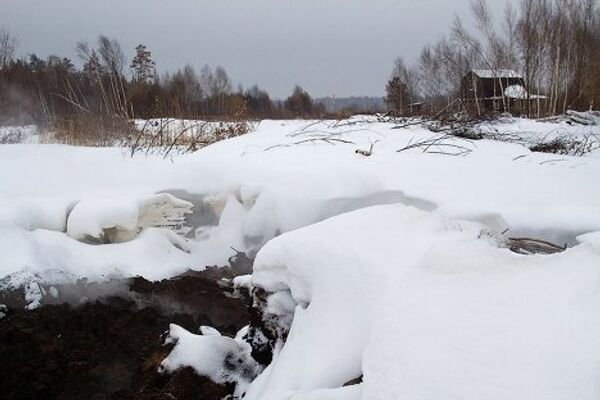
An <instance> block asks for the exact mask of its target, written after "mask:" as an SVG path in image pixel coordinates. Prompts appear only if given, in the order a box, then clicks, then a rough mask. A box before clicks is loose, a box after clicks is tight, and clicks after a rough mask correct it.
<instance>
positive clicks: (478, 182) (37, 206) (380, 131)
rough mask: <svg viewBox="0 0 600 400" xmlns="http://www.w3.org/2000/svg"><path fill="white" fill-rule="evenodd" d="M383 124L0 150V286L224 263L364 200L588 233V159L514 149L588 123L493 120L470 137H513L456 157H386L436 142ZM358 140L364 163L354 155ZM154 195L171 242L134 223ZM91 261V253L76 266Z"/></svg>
mask: <svg viewBox="0 0 600 400" xmlns="http://www.w3.org/2000/svg"><path fill="white" fill-rule="evenodd" d="M190 123H191V122H185V124H188V125H189V124H190ZM185 124H184V125H185ZM186 126H187V125H186ZM392 127H393V124H391V123H387V122H379V121H377V120H376V119H374V118H372V117H360V116H359V117H354V118H352V119H349V120H343V121H302V120H298V121H262V122H260V123H257V125H256V127H255V129H254V131H253V132H251V133H249V134H247V135H243V136H240V137H236V138H232V139H229V140H226V141H223V142H219V143H216V144H214V145H211V146H208V147H206V148H203V149H201V150H199V151H197V152H195V153H192V154H188V155H178V156H174V157H173V158H170V159H163V158H162V157H159V156H155V155H149V156H145V155H137V156H136V157H133V158H131V157H130V156H129V153H128V152H127V151H126V150H125V149H119V148H85V147H72V146H64V145H52V144H44V145H42V144H28V145H23V144H21V145H2V146H0V247H2V248H3V251H4V253H3V254H4V258H5V262H4V263H2V265H1V266H0V278H1V277H6V276H21V277H22V276H23V274H24V272H23V271H28V273H29V274H30V275H31V276H33V275H36V274H37V276H46V275H48V274H47V271H57V270H63V271H64V272H65V274H63V277H65V276H69V277H72V278H73V279H75V278H82V277H87V278H90V279H92V278H93V279H101V278H102V277H103V276H109V275H111V274H113V273H114V272H115V269H118V271H119V274H121V275H123V276H133V275H135V274H145V275H144V276H146V277H147V278H154V277H160V278H164V277H168V276H170V274H175V273H179V272H181V271H183V270H185V269H186V268H192V269H202V268H204V267H205V266H206V265H226V264H227V263H228V259H229V257H231V256H232V255H234V254H235V253H236V251H245V252H247V253H248V254H250V255H251V256H252V255H254V254H256V253H257V252H258V251H259V250H260V248H262V246H264V244H265V243H267V242H268V241H269V240H270V239H272V238H273V237H276V236H278V235H280V234H281V233H284V232H288V231H291V230H294V229H298V228H302V227H304V226H308V225H311V224H313V223H316V222H318V221H322V220H324V219H326V218H329V217H332V216H335V215H339V214H341V213H345V212H349V211H352V210H356V209H360V208H363V207H368V206H372V205H378V204H392V203H402V204H408V205H414V206H416V207H418V208H421V209H424V210H428V211H433V210H435V211H436V212H437V213H439V214H441V215H445V216H448V217H457V218H462V219H470V220H474V221H479V222H482V223H486V224H490V226H491V227H493V228H495V229H498V230H501V231H504V230H506V229H508V231H507V234H508V235H511V236H532V237H537V238H540V239H547V240H550V241H556V242H557V243H559V244H561V245H562V244H564V243H567V244H568V245H570V246H572V245H575V244H576V243H577V240H576V237H577V236H579V235H583V234H586V233H589V232H593V231H598V230H600V186H598V185H591V184H590V182H592V181H593V180H594V178H595V177H597V176H599V175H600V151H595V152H593V153H591V154H588V155H586V156H584V157H570V156H563V155H554V154H542V153H532V152H531V151H529V150H528V149H527V148H526V147H525V146H527V145H529V143H537V142H538V141H541V140H551V139H552V138H555V137H558V136H562V135H569V137H572V138H584V137H586V136H588V135H590V134H598V133H600V128H599V127H594V126H582V125H573V126H571V125H568V124H567V123H566V122H564V121H563V122H538V121H530V120H524V119H506V120H502V121H500V122H495V123H493V124H484V125H482V126H481V127H479V129H481V130H484V131H488V132H493V133H496V134H497V135H498V136H499V137H500V138H502V139H503V140H504V139H505V138H506V140H510V141H512V139H513V138H515V137H517V138H519V140H516V142H514V143H507V142H501V141H496V140H481V141H477V142H468V141H463V142H458V143H462V144H463V145H464V146H467V147H468V148H469V149H470V150H471V152H470V153H469V154H467V155H465V156H462V157H453V156H446V155H442V154H428V153H423V151H422V149H420V148H415V149H412V150H408V151H403V152H400V153H398V152H397V150H398V149H401V148H403V147H405V146H406V145H407V144H409V143H414V142H415V141H419V140H425V139H432V138H435V137H437V136H438V134H436V133H434V132H430V131H428V130H427V129H426V128H424V127H421V126H418V125H415V126H412V127H408V128H404V129H392ZM332 140H334V141H332ZM335 140H342V142H339V141H338V142H335ZM456 140H458V139H456ZM453 143H456V142H453ZM371 145H373V154H372V155H371V156H370V157H365V156H362V155H360V154H356V153H355V151H356V150H358V149H369V148H370V147H371ZM167 197H168V198H169V202H170V203H172V204H175V205H177V204H179V205H181V206H180V207H175V208H174V209H179V210H185V209H186V208H189V205H190V204H191V205H192V208H191V210H192V212H193V214H185V213H182V214H183V215H182V214H178V215H179V216H180V217H181V218H183V217H185V218H186V220H185V224H184V225H186V226H189V227H190V228H192V231H191V232H189V233H188V234H187V236H186V238H185V239H183V238H174V237H173V236H172V235H170V234H168V233H165V232H162V231H161V230H164V231H172V230H173V229H174V230H177V228H176V227H173V226H162V224H160V223H156V221H157V219H156V218H150V220H151V221H154V222H151V223H143V221H140V215H142V214H144V212H142V211H144V210H145V208H144V204H154V203H155V202H156V201H158V200H159V199H164V198H167ZM159 203H160V202H159ZM163 214H164V213H162V212H158V213H156V212H151V213H150V214H149V215H153V216H157V215H158V216H162V215H163ZM181 218H180V219H179V221H180V222H181V223H182V224H183V220H182V219H181ZM158 220H160V218H159V219H158ZM146 221H148V220H146ZM114 227H121V228H120V229H122V228H124V229H122V231H123V233H124V235H117V236H118V237H117V240H116V241H121V242H123V243H119V244H120V245H123V246H113V245H112V244H110V245H97V244H95V245H90V244H85V245H84V244H83V243H80V240H88V239H89V238H90V237H91V238H93V237H95V238H97V239H96V242H103V241H109V242H110V241H111V240H105V238H104V239H102V238H100V237H102V236H103V235H105V233H106V232H110V231H111V230H114V229H112V228H114ZM147 227H155V228H157V229H158V231H154V233H151V234H150V235H149V237H151V238H152V239H151V240H150V239H148V238H145V237H143V235H142V237H139V236H136V235H137V234H138V230H140V231H141V230H142V229H139V228H147ZM117 230H119V229H117ZM113 233H114V232H113ZM179 233H184V232H182V231H179ZM69 235H70V236H72V237H73V238H75V239H77V240H69ZM159 238H160V239H159ZM113 240H114V237H113ZM148 240H150V241H154V240H156V241H160V242H161V245H160V246H158V247H157V248H156V249H154V250H153V251H149V252H147V255H144V251H142V250H138V249H141V248H143V246H144V243H145V242H146V241H148ZM182 248H183V249H185V251H182V250H181V249H182ZM17 249H18V250H17ZM234 249H235V250H234ZM95 252H102V254H103V257H102V258H101V259H99V260H97V261H92V262H90V261H89V254H92V253H94V254H95ZM129 252H131V253H129ZM57 253H58V254H57ZM84 256H85V257H86V258H82V259H77V257H84ZM135 257H141V258H140V259H138V260H137V261H136V262H135V264H137V266H134V265H133V264H134V263H133V260H134V259H135ZM156 259H157V260H168V262H166V263H165V265H158V263H157V262H155V260H156ZM87 265H91V267H89V268H88V267H87ZM140 265H148V266H152V268H142V267H141V266H140ZM75 267H76V268H77V269H75ZM51 275H56V274H55V273H54V272H53V273H52V274H51ZM9 280H10V279H9Z"/></svg>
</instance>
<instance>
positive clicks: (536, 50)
mask: <svg viewBox="0 0 600 400" xmlns="http://www.w3.org/2000/svg"><path fill="white" fill-rule="evenodd" d="M596 3H597V2H596V0H521V1H520V3H519V5H518V6H515V7H513V6H511V5H510V4H508V5H507V7H506V11H505V14H504V17H503V18H502V22H501V23H500V24H494V21H497V18H494V17H493V16H492V15H491V13H490V11H489V9H488V6H487V3H486V2H485V1H484V0H474V1H473V2H472V5H471V8H472V13H473V17H474V21H475V24H474V27H473V28H472V29H468V28H467V27H466V25H465V23H463V21H461V20H460V19H459V18H456V19H455V21H454V24H453V26H452V29H451V32H449V34H448V35H447V36H445V37H443V38H442V39H440V40H439V41H438V42H436V43H433V44H429V45H426V46H425V47H424V48H423V50H422V52H421V54H420V57H419V58H418V60H417V62H416V63H414V64H413V65H407V64H406V63H405V62H404V61H403V58H402V57H399V58H398V59H397V60H396V62H395V64H394V65H393V66H390V67H391V69H392V73H391V76H390V79H389V81H388V82H387V84H386V82H382V88H383V87H385V90H386V97H385V99H382V98H377V97H374V98H368V97H355V98H346V99H336V98H323V99H318V100H315V99H313V98H312V97H311V95H310V94H309V93H307V92H306V91H305V90H304V89H303V88H302V87H300V86H296V87H295V88H294V90H293V92H292V93H291V94H290V95H289V97H287V98H285V99H281V100H275V99H273V98H271V96H270V95H269V93H267V91H265V90H263V89H261V88H259V87H257V86H253V87H251V88H246V89H244V88H242V87H241V86H239V87H238V86H236V85H235V84H234V83H233V82H232V80H231V78H230V77H229V75H228V73H227V72H226V70H225V68H223V67H222V66H217V67H214V68H213V67H210V66H208V65H205V66H204V67H202V68H200V69H197V68H196V67H194V66H191V65H186V66H184V67H182V68H180V69H178V70H176V71H171V72H165V73H159V72H158V71H159V70H160V66H157V65H156V63H155V61H154V59H153V56H152V52H151V49H149V48H147V47H146V46H144V45H143V44H140V45H139V46H137V47H136V48H135V49H131V51H125V50H124V49H123V48H122V46H121V45H120V43H119V41H118V40H117V39H113V38H109V37H106V36H104V35H100V36H99V37H98V40H97V41H96V42H95V43H92V44H90V43H84V42H80V43H76V44H75V48H76V50H77V56H78V58H79V63H78V64H79V65H80V67H76V66H75V63H74V62H73V60H71V59H69V58H66V57H62V56H60V55H51V56H49V57H47V58H45V59H42V58H40V57H38V56H37V55H36V54H28V55H27V56H25V57H21V58H17V57H16V56H15V55H16V52H17V49H18V38H16V37H14V36H13V35H12V34H11V33H10V32H9V31H8V30H6V29H0V122H1V123H5V124H8V123H38V124H42V123H49V124H52V123H61V122H64V121H74V120H78V119H86V118H87V119H89V118H95V119H98V118H100V119H102V120H104V121H106V120H107V119H109V118H122V119H132V118H159V117H175V118H190V119H192V118H193V119H207V120H209V119H260V118H297V117H302V118H320V117H325V116H340V115H343V114H344V113H347V114H349V113H361V112H382V111H385V112H387V111H392V112H394V113H395V114H397V115H408V114H415V113H420V114H427V115H433V114H436V113H438V112H440V110H444V109H447V108H448V107H449V106H450V105H454V104H455V103H456V100H457V99H459V98H460V86H461V81H462V79H463V77H464V76H465V75H466V74H467V73H468V72H469V71H470V70H473V69H476V68H478V69H485V70H489V71H500V70H512V71H517V72H518V73H519V74H520V75H521V76H522V77H523V81H524V83H525V86H526V87H527V90H528V93H539V94H543V95H544V102H543V105H542V106H538V107H537V108H536V110H535V114H536V115H533V114H534V112H533V111H532V110H529V109H527V110H526V111H527V114H529V115H530V116H542V115H554V114H557V113H561V112H564V111H566V110H567V109H579V110H582V109H589V108H594V107H597V106H598V104H600V74H599V73H598V71H599V70H600V13H599V10H598V7H597V4H596ZM495 25H499V26H498V27H495ZM374 45H376V44H374ZM356 79H360V77H356ZM415 105H418V108H415ZM505 111H506V110H505Z"/></svg>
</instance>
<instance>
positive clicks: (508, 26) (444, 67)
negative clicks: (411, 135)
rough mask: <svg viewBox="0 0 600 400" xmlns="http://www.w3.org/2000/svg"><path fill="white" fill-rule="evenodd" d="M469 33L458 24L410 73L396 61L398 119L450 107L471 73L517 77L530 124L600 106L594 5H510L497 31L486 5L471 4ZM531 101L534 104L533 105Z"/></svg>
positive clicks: (530, 1)
mask: <svg viewBox="0 0 600 400" xmlns="http://www.w3.org/2000/svg"><path fill="white" fill-rule="evenodd" d="M471 11H472V16H473V19H474V21H475V24H474V29H472V30H470V29H467V27H466V26H465V23H464V22H463V21H462V20H461V19H460V18H458V17H456V18H455V20H454V22H453V25H452V28H451V31H450V32H449V33H448V34H447V35H446V36H444V37H442V38H441V39H440V40H438V41H437V42H435V43H433V44H430V45H427V46H425V47H424V48H423V50H422V51H421V54H420V57H419V59H418V61H417V62H416V63H414V65H407V64H406V63H405V62H404V61H403V59H402V58H398V59H397V60H396V61H395V65H394V69H393V72H392V76H391V78H390V80H389V81H388V83H387V86H386V94H387V97H386V100H387V102H388V104H390V106H391V108H392V109H393V110H395V111H396V112H397V113H399V114H403V115H405V114H410V113H411V111H413V110H412V109H411V107H414V105H415V103H422V104H423V106H424V107H425V108H426V111H427V112H429V113H436V112H438V111H440V110H442V109H444V107H448V106H449V105H451V104H453V103H454V102H455V101H456V100H457V99H459V96H460V85H461V80H462V78H463V77H464V76H465V75H466V74H467V73H468V72H469V71H471V70H473V69H486V70H490V71H494V72H495V71H502V70H514V71H516V72H517V73H519V74H520V75H521V76H522V77H523V80H524V82H525V87H526V88H527V94H526V96H528V97H529V98H528V99H527V100H528V101H527V102H526V105H527V106H526V107H527V109H526V113H527V114H528V115H529V116H532V117H533V116H542V115H555V114H558V113H564V112H565V111H566V110H568V109H577V110H587V109H590V108H598V106H600V74H599V73H598V71H599V68H600V12H599V10H598V7H597V1H596V0H521V1H520V3H519V4H518V6H516V7H514V6H512V4H511V3H507V5H506V8H505V11H504V16H503V18H502V21H501V23H500V24H499V26H495V25H498V24H495V21H496V19H495V18H494V16H493V15H492V13H491V11H490V9H489V6H488V4H487V2H486V1H485V0H474V1H472V3H471ZM533 94H541V95H543V96H544V97H543V99H541V98H540V97H539V96H538V97H537V100H536V101H533V100H532V96H533Z"/></svg>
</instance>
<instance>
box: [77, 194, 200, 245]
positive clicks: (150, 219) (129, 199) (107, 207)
mask: <svg viewBox="0 0 600 400" xmlns="http://www.w3.org/2000/svg"><path fill="white" fill-rule="evenodd" d="M191 209H192V204H191V203H189V202H187V201H184V200H180V199H178V198H176V197H175V196H172V195H170V194H168V193H160V194H152V195H147V196H123V197H103V198H89V199H84V200H82V201H80V202H79V203H77V204H76V205H75V207H74V208H73V210H72V211H71V213H70V214H69V217H68V219H67V234H68V235H69V236H70V237H72V238H74V239H77V240H81V241H88V242H93V243H119V242H126V241H129V240H132V239H134V238H135V237H136V236H137V235H138V234H139V233H140V232H142V231H143V230H144V229H147V228H151V227H153V228H164V229H169V230H172V231H174V232H176V233H178V234H181V235H185V234H187V233H188V232H189V230H190V228H189V227H187V226H185V219H186V214H190V213H191V212H192V211H191Z"/></svg>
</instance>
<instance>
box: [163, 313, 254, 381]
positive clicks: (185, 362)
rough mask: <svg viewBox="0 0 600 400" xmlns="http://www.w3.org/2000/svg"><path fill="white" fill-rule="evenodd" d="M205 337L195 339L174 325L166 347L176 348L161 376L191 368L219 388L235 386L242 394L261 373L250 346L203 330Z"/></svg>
mask: <svg viewBox="0 0 600 400" xmlns="http://www.w3.org/2000/svg"><path fill="white" fill-rule="evenodd" d="M203 328H206V329H203V331H206V333H204V332H203V335H194V334H193V333H190V332H188V331H186V330H185V329H184V328H182V327H180V326H178V325H175V324H171V326H170V328H169V334H168V336H167V339H166V341H165V343H166V344H174V345H175V346H174V347H173V350H171V353H169V355H168V356H167V357H166V358H165V359H164V360H163V361H162V362H161V364H160V367H159V371H160V372H169V373H171V372H173V371H175V370H177V369H179V368H183V367H192V368H193V369H194V370H195V371H196V373H197V374H198V375H202V376H206V377H208V378H210V379H211V380H212V381H213V382H215V383H218V384H224V383H235V384H236V391H243V390H244V389H245V387H246V386H247V385H248V383H249V382H251V381H252V380H253V379H254V378H255V377H256V375H257V374H258V373H259V372H260V367H259V365H258V364H257V363H256V361H254V359H253V358H252V357H251V356H250V351H251V349H250V346H249V345H248V344H247V343H246V342H244V341H243V340H240V339H231V338H228V337H225V336H221V334H220V333H219V332H218V331H216V330H215V329H213V328H211V329H208V327H203Z"/></svg>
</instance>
